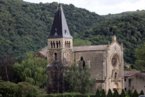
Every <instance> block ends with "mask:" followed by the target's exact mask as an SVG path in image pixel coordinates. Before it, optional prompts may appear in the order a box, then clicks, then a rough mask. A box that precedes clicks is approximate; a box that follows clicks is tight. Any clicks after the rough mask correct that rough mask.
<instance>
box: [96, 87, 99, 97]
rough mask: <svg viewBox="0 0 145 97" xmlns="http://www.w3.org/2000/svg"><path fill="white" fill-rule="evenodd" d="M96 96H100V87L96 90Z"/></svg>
mask: <svg viewBox="0 0 145 97" xmlns="http://www.w3.org/2000/svg"><path fill="white" fill-rule="evenodd" d="M95 96H96V97H100V91H99V89H97V91H96V95H95Z"/></svg>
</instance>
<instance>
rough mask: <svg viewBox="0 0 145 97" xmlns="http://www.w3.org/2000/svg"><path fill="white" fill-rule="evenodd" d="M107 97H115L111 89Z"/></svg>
mask: <svg viewBox="0 0 145 97" xmlns="http://www.w3.org/2000/svg"><path fill="white" fill-rule="evenodd" d="M107 97H113V94H112V91H111V89H109V91H108V94H107Z"/></svg>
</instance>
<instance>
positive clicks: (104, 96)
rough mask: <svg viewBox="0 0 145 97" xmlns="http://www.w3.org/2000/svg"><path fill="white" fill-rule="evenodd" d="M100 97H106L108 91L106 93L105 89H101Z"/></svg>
mask: <svg viewBox="0 0 145 97" xmlns="http://www.w3.org/2000/svg"><path fill="white" fill-rule="evenodd" d="M100 97H106V93H105V90H104V89H102V90H101V91H100Z"/></svg>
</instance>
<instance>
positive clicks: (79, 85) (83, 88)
mask: <svg viewBox="0 0 145 97" xmlns="http://www.w3.org/2000/svg"><path fill="white" fill-rule="evenodd" d="M64 79H65V81H66V82H67V83H68V86H69V91H71V92H81V93H86V92H90V91H91V88H92V85H93V83H94V80H93V79H91V78H90V73H89V70H88V68H85V69H83V70H80V69H79V68H78V67H77V66H75V65H73V66H72V67H70V68H69V70H67V72H66V73H65V76H64Z"/></svg>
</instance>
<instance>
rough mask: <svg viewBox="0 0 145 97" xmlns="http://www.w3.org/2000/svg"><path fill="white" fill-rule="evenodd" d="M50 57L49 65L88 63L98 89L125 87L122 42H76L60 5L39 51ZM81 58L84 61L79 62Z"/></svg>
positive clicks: (113, 39)
mask: <svg viewBox="0 0 145 97" xmlns="http://www.w3.org/2000/svg"><path fill="white" fill-rule="evenodd" d="M40 53H41V54H42V55H43V56H46V57H47V59H48V62H49V64H48V67H49V66H51V65H53V64H55V63H56V62H57V63H59V64H63V65H64V66H66V67H67V66H68V67H69V66H71V65H73V64H76V65H78V66H80V65H82V66H83V67H84V66H88V68H89V70H90V74H91V78H93V79H95V80H96V82H95V84H94V87H95V89H104V90H106V91H108V90H109V89H111V90H113V89H117V90H118V91H121V90H122V89H124V59H123V46H122V45H120V44H119V43H118V42H117V38H116V36H113V37H112V43H110V44H106V45H90V46H73V37H72V36H71V34H70V31H69V28H68V25H67V21H66V18H65V15H64V12H63V8H62V6H61V5H60V6H59V7H58V9H57V12H56V13H55V17H54V21H53V25H52V27H51V32H50V34H49V37H48V46H47V47H46V48H44V49H42V50H41V51H40ZM80 62H82V63H80Z"/></svg>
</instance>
